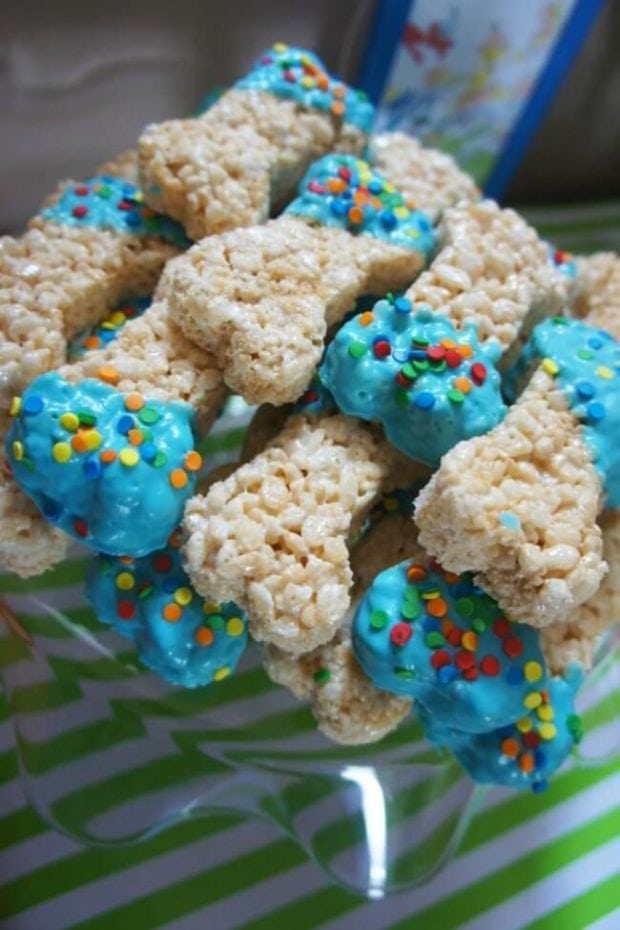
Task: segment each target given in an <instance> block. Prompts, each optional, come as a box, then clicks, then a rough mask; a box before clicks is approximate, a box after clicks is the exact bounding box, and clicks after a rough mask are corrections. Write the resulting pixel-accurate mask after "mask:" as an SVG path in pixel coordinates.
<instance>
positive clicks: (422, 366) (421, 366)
mask: <svg viewBox="0 0 620 930" xmlns="http://www.w3.org/2000/svg"><path fill="white" fill-rule="evenodd" d="M413 364H414V365H415V367H416V368H417V369H418V371H428V369H429V368H430V365H429V362H428V359H427V358H414V360H413Z"/></svg>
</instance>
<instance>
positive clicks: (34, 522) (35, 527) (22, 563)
mask: <svg viewBox="0 0 620 930" xmlns="http://www.w3.org/2000/svg"><path fill="white" fill-rule="evenodd" d="M0 458H1V460H2V467H0V564H2V565H3V566H4V568H5V569H7V570H8V571H11V572H15V573H16V574H18V575H21V576H22V577H23V578H27V577H30V576H32V575H40V574H42V573H43V572H44V571H47V569H48V568H51V567H52V566H53V565H56V564H57V563H58V562H62V560H63V559H64V558H65V556H66V553H67V546H68V543H69V539H68V537H67V536H65V534H64V533H62V532H61V531H60V530H57V529H55V528H54V527H53V526H51V525H50V524H49V523H48V522H47V520H46V519H45V517H44V516H43V515H42V514H41V512H40V511H39V510H38V509H37V508H36V507H35V505H34V504H33V502H32V501H31V500H30V498H28V497H26V495H25V494H23V493H22V491H21V490H20V489H19V488H18V486H17V485H16V484H15V482H14V481H13V478H12V477H11V475H10V474H8V473H7V472H6V461H5V457H4V454H2V456H1V457H0Z"/></svg>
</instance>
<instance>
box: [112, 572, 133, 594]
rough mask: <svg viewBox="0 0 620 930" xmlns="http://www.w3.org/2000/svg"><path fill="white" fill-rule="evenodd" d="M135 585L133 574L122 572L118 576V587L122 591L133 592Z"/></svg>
mask: <svg viewBox="0 0 620 930" xmlns="http://www.w3.org/2000/svg"><path fill="white" fill-rule="evenodd" d="M134 584H135V580H134V577H133V575H132V574H131V572H121V573H120V574H119V575H117V576H116V587H117V588H120V589H121V591H131V589H132V588H133V586H134Z"/></svg>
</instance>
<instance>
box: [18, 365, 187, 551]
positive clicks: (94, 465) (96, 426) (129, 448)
mask: <svg viewBox="0 0 620 930" xmlns="http://www.w3.org/2000/svg"><path fill="white" fill-rule="evenodd" d="M103 374H104V372H103V370H102V375H103ZM13 411H14V414H15V417H14V421H13V423H12V426H11V429H10V431H9V434H8V437H7V440H6V449H7V454H8V456H9V461H10V464H11V468H12V470H13V474H14V476H15V479H16V481H17V482H18V484H19V485H20V487H21V488H22V489H23V490H24V491H25V492H26V494H28V495H29V496H30V497H31V498H32V499H33V500H34V501H35V503H36V504H37V506H38V507H39V509H40V510H41V511H42V512H43V514H44V515H45V516H46V517H47V519H48V520H49V521H50V522H52V523H54V524H56V525H57V526H59V527H61V528H62V529H63V530H65V532H67V533H69V534H70V535H71V536H74V537H75V538H77V539H80V540H82V541H83V542H85V543H87V544H88V545H90V546H92V547H93V548H94V549H97V550H98V551H100V552H106V553H109V554H111V555H132V556H140V555H145V554H146V553H148V552H152V551H153V550H155V549H159V548H161V547H162V546H164V545H165V543H166V540H167V539H168V537H169V535H170V533H171V532H172V530H173V529H174V527H175V526H177V524H178V523H179V522H180V520H181V517H182V514H183V508H184V506H185V503H186V501H187V500H188V498H190V497H191V496H192V495H193V493H194V488H195V485H196V474H195V473H196V470H197V469H198V468H199V467H200V464H201V460H200V456H199V455H198V454H197V453H195V452H194V437H193V434H192V419H193V409H192V407H191V406H190V405H189V404H183V403H179V402H170V403H164V402H162V401H156V400H147V399H144V398H142V397H141V395H138V394H123V393H121V392H120V391H116V390H115V389H114V388H112V387H111V386H110V385H108V384H104V383H103V382H102V381H97V380H94V379H93V380H91V379H89V380H85V381H82V382H81V383H80V384H76V385H73V384H69V383H68V382H67V381H65V380H64V379H63V378H61V377H60V376H59V375H58V374H57V373H56V372H48V373H46V374H43V375H40V376H39V377H38V378H36V379H35V380H34V381H33V382H32V383H31V384H30V386H29V387H28V388H27V390H26V391H25V393H24V394H23V396H22V397H21V399H20V400H18V401H15V402H14V405H13Z"/></svg>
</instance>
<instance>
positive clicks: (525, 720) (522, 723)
mask: <svg viewBox="0 0 620 930" xmlns="http://www.w3.org/2000/svg"><path fill="white" fill-rule="evenodd" d="M516 727H517V730H518V731H519V733H529V732H530V730H531V729H532V727H533V723H532V721H531V719H530V718H529V717H521V719H520V720H517V723H516Z"/></svg>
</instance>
